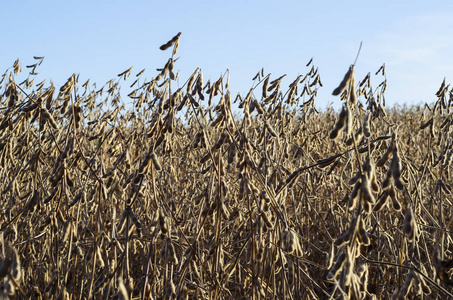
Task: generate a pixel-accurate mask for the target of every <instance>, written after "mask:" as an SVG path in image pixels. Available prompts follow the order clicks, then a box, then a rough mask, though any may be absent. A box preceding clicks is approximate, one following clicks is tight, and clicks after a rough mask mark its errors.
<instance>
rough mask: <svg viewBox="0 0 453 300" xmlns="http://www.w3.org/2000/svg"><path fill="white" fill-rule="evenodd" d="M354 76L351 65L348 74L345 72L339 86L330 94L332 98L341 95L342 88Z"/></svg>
mask: <svg viewBox="0 0 453 300" xmlns="http://www.w3.org/2000/svg"><path fill="white" fill-rule="evenodd" d="M353 74H354V65H351V66H350V67H349V70H348V72H346V74H345V75H344V78H343V80H342V81H341V83H340V85H339V86H338V87H337V88H336V89H335V90H334V91H333V92H332V95H334V96H338V95H340V94H341V92H342V91H343V90H344V88H345V87H346V85H347V84H348V83H349V81H350V80H351V77H352V76H353Z"/></svg>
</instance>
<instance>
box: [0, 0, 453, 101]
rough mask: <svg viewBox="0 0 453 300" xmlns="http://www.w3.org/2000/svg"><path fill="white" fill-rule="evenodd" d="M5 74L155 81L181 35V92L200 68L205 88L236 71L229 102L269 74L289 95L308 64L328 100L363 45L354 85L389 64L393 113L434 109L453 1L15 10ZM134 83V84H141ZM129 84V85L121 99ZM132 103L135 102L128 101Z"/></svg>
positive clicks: (452, 26) (264, 0)
mask: <svg viewBox="0 0 453 300" xmlns="http://www.w3.org/2000/svg"><path fill="white" fill-rule="evenodd" d="M0 20H1V21H2V24H3V28H4V30H3V31H2V46H1V47H0V72H1V73H3V72H4V70H6V69H7V68H8V67H10V66H12V64H13V63H14V60H15V59H16V58H19V60H20V62H21V63H22V64H23V66H24V73H27V70H25V66H26V65H29V64H32V63H35V61H34V60H33V56H45V60H44V62H43V64H42V65H41V66H40V67H39V68H38V69H37V72H39V75H38V76H37V78H36V79H35V83H37V82H40V81H41V80H43V79H47V80H49V79H51V80H53V81H54V83H55V84H56V85H57V86H60V85H62V84H63V83H64V82H65V81H66V79H67V78H68V77H69V76H71V75H72V73H79V74H80V84H82V83H83V82H84V81H85V80H87V79H91V81H90V82H96V83H97V86H98V87H100V86H102V85H103V84H104V83H105V82H106V81H108V80H109V79H112V78H116V75H117V74H118V73H120V72H122V71H124V70H126V69H127V68H129V67H131V66H133V67H134V69H133V72H132V74H134V75H135V74H136V73H138V72H139V71H140V70H142V69H144V68H145V69H146V71H145V73H144V76H145V77H146V78H147V79H148V80H149V79H151V77H155V76H156V75H157V72H156V68H160V67H163V65H164V64H165V62H166V61H167V59H168V57H169V55H170V53H169V51H168V50H167V51H165V52H162V51H160V50H159V46H160V45H162V44H164V43H165V42H167V41H168V40H169V39H170V38H172V37H173V36H174V35H175V34H176V33H178V32H180V31H181V32H182V33H183V34H182V36H181V40H180V47H179V51H178V56H180V59H179V60H178V61H177V63H176V64H175V69H176V70H180V80H181V82H180V84H181V85H182V84H183V83H184V82H185V80H186V79H187V78H188V77H189V76H190V74H191V73H192V72H193V71H194V70H195V69H196V68H197V67H200V68H201V69H202V71H203V74H204V78H205V81H206V80H207V79H211V80H217V79H218V78H219V76H220V75H221V74H222V73H223V72H225V71H226V69H229V70H230V74H231V79H230V80H231V84H230V87H231V88H230V89H231V92H232V95H236V94H237V93H238V92H240V93H246V92H248V90H249V89H250V87H251V86H252V84H253V81H252V78H253V77H254V76H255V74H256V73H257V72H258V71H259V70H260V69H261V68H262V67H264V71H265V73H266V74H267V73H272V78H277V77H279V76H281V75H283V74H288V76H287V81H283V84H284V86H282V88H283V89H284V90H286V87H285V86H287V85H288V84H289V83H290V82H291V81H293V80H294V79H295V78H296V76H297V75H298V74H302V75H304V74H305V73H306V72H307V71H308V70H307V68H306V67H305V65H306V63H307V62H308V61H309V60H310V58H311V57H313V58H314V60H313V62H314V64H315V66H317V67H319V73H320V75H321V81H322V83H323V86H324V87H323V88H321V89H320V91H319V93H318V97H317V99H316V106H317V107H318V108H325V107H327V106H328V105H329V104H330V103H332V102H334V103H338V102H339V101H340V100H339V99H338V97H334V96H331V93H332V90H333V89H334V88H335V87H336V86H337V85H338V83H339V82H340V81H341V79H342V78H343V76H344V73H345V72H346V71H347V68H348V67H349V65H350V64H352V63H353V61H354V59H355V56H356V53H357V50H358V47H359V44H360V42H361V41H363V47H362V51H361V53H360V56H359V59H358V62H357V65H356V76H357V80H361V79H362V78H363V77H365V76H366V74H367V73H368V72H371V73H372V74H373V76H372V84H373V85H374V87H376V86H377V85H378V83H379V82H380V80H381V78H377V77H375V76H374V73H375V72H376V71H377V70H378V69H379V67H380V66H381V65H382V64H383V63H385V64H386V75H387V81H388V87H387V91H386V101H387V103H399V104H403V103H408V104H412V103H416V104H418V103H425V102H428V103H432V102H433V101H435V100H436V98H435V96H434V94H435V92H436V91H437V89H438V88H439V86H440V84H441V82H442V80H443V78H444V77H446V78H447V83H450V82H452V83H453V1H451V0H445V1H418V0H416V1H397V0H396V1H395V0H394V1H387V0H384V1H344V0H343V1H338V0H334V1H333V0H329V1H296V0H293V1H285V0H282V1H275V0H274V1H268V0H261V1H258V0H257V1H251V0H250V1H247V0H244V1H234V0H230V1H215V0H210V1H199V0H193V1H176V0H173V1H163V0H160V1H134V0H131V1H124V0H123V1H115V0H110V1H94V0H91V1H86V0H78V1H61V0H59V1H21V0H15V1H7V0H2V1H1V3H0ZM133 80H134V79H132V81H133ZM128 86H129V85H128V84H124V83H122V87H124V89H126V88H128ZM125 100H126V99H125Z"/></svg>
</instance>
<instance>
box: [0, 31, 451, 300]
mask: <svg viewBox="0 0 453 300" xmlns="http://www.w3.org/2000/svg"><path fill="white" fill-rule="evenodd" d="M179 40H180V34H178V35H177V36H175V37H174V38H173V39H172V40H170V41H169V42H168V43H167V44H164V45H162V46H161V50H167V48H168V49H169V51H173V52H172V53H170V58H169V59H168V61H167V63H166V64H165V66H164V67H163V68H162V69H158V71H157V73H156V76H155V77H154V78H152V79H151V80H150V81H146V80H145V79H143V78H142V74H143V72H139V73H138V74H136V75H134V76H132V77H131V74H132V68H131V69H128V70H126V71H125V72H123V73H121V74H119V75H118V77H117V79H116V80H111V81H109V82H108V83H107V84H106V85H105V86H104V87H102V88H101V89H98V90H96V89H93V86H92V85H90V84H89V82H86V83H85V84H83V85H80V84H79V83H78V76H77V75H75V74H74V75H72V76H71V77H70V78H69V79H68V80H67V82H66V83H65V84H64V85H63V86H61V87H55V86H54V84H53V83H47V82H45V81H43V82H41V83H34V82H33V78H34V76H36V73H35V69H36V68H37V67H38V66H39V65H40V64H41V63H42V61H43V59H44V58H43V57H35V60H36V63H35V64H33V65H30V66H26V67H27V68H29V69H30V75H29V77H28V79H27V80H25V81H23V82H21V83H18V82H17V83H16V81H15V77H16V76H17V75H18V74H19V73H20V72H21V71H22V70H21V68H22V65H21V64H20V63H19V61H16V62H15V63H14V65H13V67H12V68H10V69H8V70H7V71H6V72H5V74H4V75H3V77H2V78H1V79H0V80H1V83H0V84H1V91H2V93H1V96H0V97H1V98H0V111H1V115H0V166H1V167H0V178H1V179H0V191H1V202H0V233H1V234H0V241H1V249H0V261H1V265H0V284H1V286H0V293H1V296H0V298H2V299H4V298H12V299H14V298H15V299H31V298H33V299H87V298H88V299H92V298H93V299H110V298H112V297H113V298H115V299H231V298H235V299H318V298H320V299H328V298H333V299H349V298H352V299H365V298H367V299H372V298H378V299H389V298H391V297H392V298H393V299H404V298H406V297H408V298H418V299H421V298H429V299H434V298H441V297H442V298H449V297H453V295H452V293H453V291H452V285H453V280H452V279H450V269H451V268H452V267H453V260H450V259H451V258H452V257H453V240H452V238H451V234H450V230H451V229H450V228H452V222H451V220H453V219H451V218H450V216H451V214H452V203H451V198H450V197H451V185H452V178H451V174H450V170H451V168H450V160H451V156H452V154H453V149H452V146H453V143H452V140H451V139H450V125H452V121H453V116H452V114H450V112H451V111H452V108H451V104H452V101H453V92H452V89H450V86H449V85H446V84H445V81H444V82H443V83H442V85H441V87H440V89H439V90H438V91H437V93H436V91H433V95H434V94H436V96H437V99H438V100H437V102H435V103H433V104H431V105H425V106H422V107H420V106H417V107H406V108H405V107H403V108H401V107H400V108H385V98H384V92H385V88H386V83H387V82H386V79H385V66H382V67H381V68H380V69H379V70H378V72H376V74H378V75H379V76H381V78H382V82H380V83H379V84H377V85H376V87H375V88H373V87H372V82H371V79H370V74H368V75H366V76H364V77H365V78H364V79H363V80H361V81H359V80H357V81H356V75H357V74H355V73H354V65H352V66H351V67H350V69H349V70H347V73H346V75H345V77H344V78H343V79H342V80H341V78H339V82H340V81H341V84H340V85H339V87H338V88H337V89H335V90H334V92H333V94H334V95H337V96H338V97H337V98H338V102H341V103H342V109H341V111H340V112H339V113H336V112H334V111H333V110H327V111H324V112H319V111H317V110H316V107H315V102H316V96H317V91H318V89H320V88H322V83H321V78H320V75H319V74H318V70H317V68H316V67H315V66H314V65H313V62H312V61H311V60H310V62H309V63H308V64H307V70H308V71H307V74H306V75H301V76H298V77H297V78H295V79H294V81H293V82H292V83H291V84H290V85H289V87H284V86H283V85H282V84H281V83H282V79H283V77H284V76H282V77H279V78H271V76H270V75H266V74H264V72H263V71H261V72H259V73H258V74H257V75H256V77H255V78H254V79H253V80H254V86H253V88H252V89H251V90H250V91H249V92H248V93H247V94H246V95H237V96H235V97H232V95H231V94H230V90H229V73H228V71H227V72H225V74H223V75H222V76H221V77H220V78H219V79H218V80H217V81H208V82H205V81H203V74H202V71H201V70H200V69H197V70H195V71H194V73H193V74H192V75H191V76H190V78H188V79H187V81H185V82H184V81H183V80H181V79H179V82H180V84H179V85H178V84H177V82H176V80H177V79H178V73H177V72H176V74H175V71H174V70H173V67H174V63H175V62H176V60H177V59H176V57H175V55H176V53H177V50H178V45H179ZM126 80H129V81H130V80H134V82H133V83H132V84H131V88H133V91H132V92H131V93H130V94H129V95H127V98H128V99H129V100H131V101H133V105H124V102H123V99H122V96H121V93H120V89H119V87H120V85H121V83H123V84H126V82H125V81H126ZM181 82H182V84H181ZM128 85H129V83H128ZM234 105H238V108H232V107H234Z"/></svg>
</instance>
